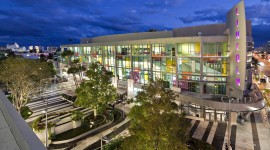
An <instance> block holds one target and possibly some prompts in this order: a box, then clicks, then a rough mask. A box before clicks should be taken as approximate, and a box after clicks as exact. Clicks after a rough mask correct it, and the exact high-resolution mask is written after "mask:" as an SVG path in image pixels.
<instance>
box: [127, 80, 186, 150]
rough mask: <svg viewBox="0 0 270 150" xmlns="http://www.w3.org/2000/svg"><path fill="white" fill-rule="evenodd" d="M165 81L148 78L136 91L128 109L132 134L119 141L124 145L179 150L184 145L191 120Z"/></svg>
mask: <svg viewBox="0 0 270 150" xmlns="http://www.w3.org/2000/svg"><path fill="white" fill-rule="evenodd" d="M164 83H165V82H164V81H163V80H161V79H157V80H156V81H155V82H154V81H153V80H150V81H149V83H148V84H147V85H145V86H143V88H142V89H143V90H142V91H141V92H138V95H137V96H136V102H135V103H138V105H136V106H134V107H133V108H132V109H131V111H130V113H129V118H130V127H129V131H130V134H131V136H130V137H128V138H126V139H125V140H124V142H123V144H122V147H123V149H131V150H132V149H134V150H140V149H141V150H148V149H149V150H150V149H151V150H152V149H154V150H167V149H168V150H174V149H175V150H178V149H187V146H186V144H185V143H186V141H187V139H188V133H189V132H188V128H189V126H190V124H189V123H188V122H187V120H185V118H184V115H183V114H179V111H178V109H179V107H178V106H177V104H176V103H174V100H175V98H176V95H175V94H174V93H173V91H172V90H170V89H167V88H165V86H166V85H164Z"/></svg>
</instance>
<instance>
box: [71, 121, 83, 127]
mask: <svg viewBox="0 0 270 150" xmlns="http://www.w3.org/2000/svg"><path fill="white" fill-rule="evenodd" d="M81 125H82V121H72V126H73V129H74V128H78V127H80V126H81Z"/></svg>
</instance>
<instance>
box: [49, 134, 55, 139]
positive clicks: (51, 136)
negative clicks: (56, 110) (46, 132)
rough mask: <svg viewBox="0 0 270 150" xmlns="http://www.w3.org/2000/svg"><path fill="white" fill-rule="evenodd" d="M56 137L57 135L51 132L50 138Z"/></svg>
mask: <svg viewBox="0 0 270 150" xmlns="http://www.w3.org/2000/svg"><path fill="white" fill-rule="evenodd" d="M55 139H56V135H55V134H54V133H51V135H50V136H49V140H52V141H53V140H55Z"/></svg>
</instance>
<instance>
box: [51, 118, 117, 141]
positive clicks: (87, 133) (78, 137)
mask: <svg viewBox="0 0 270 150" xmlns="http://www.w3.org/2000/svg"><path fill="white" fill-rule="evenodd" d="M112 122H113V120H112V121H110V122H108V123H106V124H104V125H102V126H100V127H97V128H95V129H93V130H90V131H88V132H86V133H84V134H81V135H79V136H76V137H74V138H71V139H68V140H63V141H52V144H64V143H69V142H72V141H75V140H78V139H80V138H83V137H85V136H87V135H89V134H91V133H93V132H95V131H97V130H99V129H101V128H104V127H106V126H108V125H110V124H111V123H112ZM71 125H72V124H71Z"/></svg>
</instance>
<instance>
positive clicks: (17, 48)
mask: <svg viewBox="0 0 270 150" xmlns="http://www.w3.org/2000/svg"><path fill="white" fill-rule="evenodd" d="M6 48H7V49H11V50H12V51H18V50H19V48H20V46H19V45H18V44H17V43H14V44H7V46H6Z"/></svg>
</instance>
